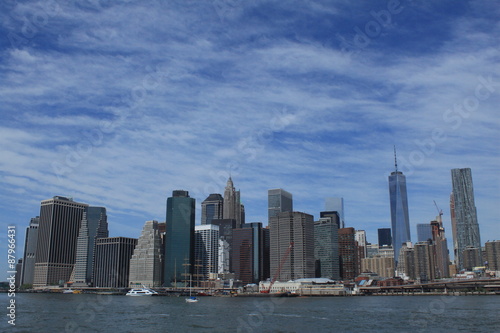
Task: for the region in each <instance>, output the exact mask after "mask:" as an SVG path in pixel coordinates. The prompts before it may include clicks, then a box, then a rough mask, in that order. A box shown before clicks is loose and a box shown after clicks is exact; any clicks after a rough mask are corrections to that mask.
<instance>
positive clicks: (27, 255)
mask: <svg viewBox="0 0 500 333" xmlns="http://www.w3.org/2000/svg"><path fill="white" fill-rule="evenodd" d="M39 223H40V216H37V217H33V218H32V219H31V220H30V225H29V226H28V227H27V228H26V238H25V241H24V255H23V268H22V273H21V282H20V283H21V285H23V284H31V285H32V284H33V276H34V274H35V255H36V244H37V241H38V226H39Z"/></svg>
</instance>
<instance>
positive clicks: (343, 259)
mask: <svg viewBox="0 0 500 333" xmlns="http://www.w3.org/2000/svg"><path fill="white" fill-rule="evenodd" d="M355 235H356V231H355V230H354V228H341V229H339V257H340V263H339V264H340V278H341V279H343V280H354V279H355V278H356V276H358V274H359V270H358V268H359V267H361V264H360V263H359V262H360V260H359V257H358V248H357V245H356V239H355Z"/></svg>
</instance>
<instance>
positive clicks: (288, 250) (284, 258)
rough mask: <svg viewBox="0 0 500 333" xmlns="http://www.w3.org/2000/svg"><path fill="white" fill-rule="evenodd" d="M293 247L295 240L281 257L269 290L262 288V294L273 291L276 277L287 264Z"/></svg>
mask: <svg viewBox="0 0 500 333" xmlns="http://www.w3.org/2000/svg"><path fill="white" fill-rule="evenodd" d="M292 248H293V242H290V245H289V246H288V249H287V250H286V252H285V254H284V255H283V257H282V258H281V262H280V265H279V267H278V270H277V271H276V274H274V276H273V278H272V279H271V283H270V284H269V288H267V290H262V291H261V293H262V294H269V293H270V292H271V288H272V287H273V284H274V282H276V279H278V277H279V276H280V273H281V269H282V268H283V265H284V264H285V262H286V260H287V259H288V256H289V255H290V252H292Z"/></svg>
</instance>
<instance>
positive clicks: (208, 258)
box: [194, 224, 219, 281]
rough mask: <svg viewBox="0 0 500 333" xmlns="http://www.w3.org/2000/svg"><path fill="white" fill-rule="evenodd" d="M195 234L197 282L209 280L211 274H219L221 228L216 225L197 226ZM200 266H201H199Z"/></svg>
mask: <svg viewBox="0 0 500 333" xmlns="http://www.w3.org/2000/svg"><path fill="white" fill-rule="evenodd" d="M194 230H195V231H194V232H195V250H194V252H195V262H196V267H197V268H199V269H197V270H196V274H195V275H197V276H196V277H197V280H202V281H204V280H208V279H209V277H210V274H216V273H217V267H218V264H217V258H218V253H219V226H217V225H214V224H205V225H197V226H195V227H194ZM197 265H199V266H197Z"/></svg>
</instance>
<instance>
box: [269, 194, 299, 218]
mask: <svg viewBox="0 0 500 333" xmlns="http://www.w3.org/2000/svg"><path fill="white" fill-rule="evenodd" d="M283 212H293V197H292V194H291V193H290V192H287V191H285V190H283V189H281V188H276V189H272V190H268V191H267V216H268V221H269V219H270V218H271V217H276V216H278V214H279V213H283Z"/></svg>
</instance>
